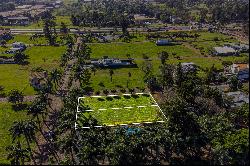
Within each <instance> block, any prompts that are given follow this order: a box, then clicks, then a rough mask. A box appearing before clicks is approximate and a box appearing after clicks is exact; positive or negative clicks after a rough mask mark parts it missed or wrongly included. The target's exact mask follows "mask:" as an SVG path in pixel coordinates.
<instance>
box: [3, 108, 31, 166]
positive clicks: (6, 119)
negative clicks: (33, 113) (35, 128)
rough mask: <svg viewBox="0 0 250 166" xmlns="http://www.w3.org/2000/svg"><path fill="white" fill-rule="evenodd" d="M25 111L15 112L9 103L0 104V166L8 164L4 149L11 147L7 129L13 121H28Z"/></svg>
mask: <svg viewBox="0 0 250 166" xmlns="http://www.w3.org/2000/svg"><path fill="white" fill-rule="evenodd" d="M28 118H29V117H28V116H27V113H26V111H18V112H15V111H13V110H12V108H11V104H9V103H0V122H1V125H0V165H1V164H10V163H9V162H8V160H7V159H6V157H7V154H8V153H7V151H6V150H5V148H6V147H7V146H9V145H11V135H10V134H9V131H8V130H9V129H10V127H11V126H12V124H13V122H14V121H17V120H24V119H28Z"/></svg>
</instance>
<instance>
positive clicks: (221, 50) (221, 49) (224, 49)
mask: <svg viewBox="0 0 250 166" xmlns="http://www.w3.org/2000/svg"><path fill="white" fill-rule="evenodd" d="M214 50H215V51H216V52H217V53H220V54H226V53H236V51H235V49H233V48H231V47H227V46H225V47H214Z"/></svg>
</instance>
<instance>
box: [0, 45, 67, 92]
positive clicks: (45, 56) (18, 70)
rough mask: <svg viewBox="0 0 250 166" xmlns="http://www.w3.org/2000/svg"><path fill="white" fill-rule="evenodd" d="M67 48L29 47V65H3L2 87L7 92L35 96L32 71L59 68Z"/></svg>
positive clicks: (27, 52) (1, 68) (27, 51)
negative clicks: (13, 90)
mask: <svg viewBox="0 0 250 166" xmlns="http://www.w3.org/2000/svg"><path fill="white" fill-rule="evenodd" d="M64 51H65V47H51V46H43V47H29V48H27V50H26V51H25V53H26V54H27V55H29V59H28V61H29V62H30V63H29V64H28V65H25V66H22V65H16V64H1V65H0V75H1V77H0V85H2V86H4V87H5V92H8V91H10V90H12V89H18V90H21V91H23V93H24V94H25V95H33V94H34V93H35V91H34V90H33V88H32V87H31V86H30V84H29V74H30V71H31V70H32V69H33V68H35V67H42V68H43V69H47V70H52V69H53V68H58V67H59V64H60V63H59V62H60V56H61V55H62V54H63V53H64Z"/></svg>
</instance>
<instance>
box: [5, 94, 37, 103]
mask: <svg viewBox="0 0 250 166" xmlns="http://www.w3.org/2000/svg"><path fill="white" fill-rule="evenodd" d="M36 97H37V95H33V96H24V99H23V102H30V101H34V100H35V98H36ZM1 102H8V98H7V97H5V98H0V103H1Z"/></svg>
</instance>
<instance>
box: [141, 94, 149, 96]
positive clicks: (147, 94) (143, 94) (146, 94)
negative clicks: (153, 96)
mask: <svg viewBox="0 0 250 166" xmlns="http://www.w3.org/2000/svg"><path fill="white" fill-rule="evenodd" d="M142 96H146V97H149V96H150V95H149V94H143V95H142Z"/></svg>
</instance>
